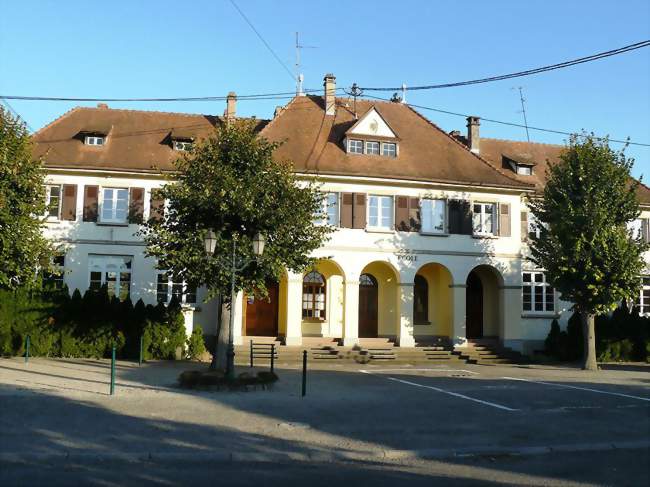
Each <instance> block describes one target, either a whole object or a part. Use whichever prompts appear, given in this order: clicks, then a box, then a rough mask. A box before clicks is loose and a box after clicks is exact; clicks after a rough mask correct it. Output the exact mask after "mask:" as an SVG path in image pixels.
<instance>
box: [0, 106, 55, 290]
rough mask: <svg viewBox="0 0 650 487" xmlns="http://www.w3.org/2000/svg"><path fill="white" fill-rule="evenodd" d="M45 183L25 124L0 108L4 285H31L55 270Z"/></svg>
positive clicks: (0, 269) (0, 279)
mask: <svg viewBox="0 0 650 487" xmlns="http://www.w3.org/2000/svg"><path fill="white" fill-rule="evenodd" d="M44 184H45V180H44V172H43V168H42V164H41V161H38V160H34V159H33V158H32V147H31V140H30V137H29V133H28V132H27V128H26V127H25V124H24V123H23V122H22V121H21V120H19V119H17V118H13V117H12V115H11V114H10V113H9V112H8V111H6V110H5V109H4V108H2V107H0V288H5V289H16V288H17V287H20V286H27V287H29V286H31V285H33V284H34V283H35V282H36V280H37V272H38V270H39V269H40V268H45V267H47V268H48V270H52V269H50V267H51V266H50V264H49V259H50V256H51V255H52V250H51V248H50V245H49V243H48V241H47V240H46V239H45V237H44V236H43V234H42V226H43V215H44V214H45V194H44Z"/></svg>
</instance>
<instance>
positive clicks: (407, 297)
mask: <svg viewBox="0 0 650 487" xmlns="http://www.w3.org/2000/svg"><path fill="white" fill-rule="evenodd" d="M413 290H414V285H413V283H412V282H402V283H400V285H399V291H400V297H399V302H400V307H399V309H400V313H399V314H400V316H399V333H398V335H397V343H398V344H399V346H400V347H414V346H415V338H414V337H413V330H414V328H413V324H414V323H413Z"/></svg>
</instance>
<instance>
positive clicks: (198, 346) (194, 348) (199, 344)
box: [187, 326, 205, 360]
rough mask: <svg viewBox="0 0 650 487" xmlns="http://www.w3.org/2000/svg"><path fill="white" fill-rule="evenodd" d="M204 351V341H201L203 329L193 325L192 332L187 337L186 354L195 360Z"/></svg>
mask: <svg viewBox="0 0 650 487" xmlns="http://www.w3.org/2000/svg"><path fill="white" fill-rule="evenodd" d="M204 353H205V342H204V341H203V330H202V329H201V328H200V327H198V326H197V327H195V328H194V329H193V330H192V334H191V335H190V337H189V338H188V339H187V356H188V357H189V358H191V359H192V360H197V359H199V358H201V356H202V355H203V354H204Z"/></svg>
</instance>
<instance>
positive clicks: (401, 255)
mask: <svg viewBox="0 0 650 487" xmlns="http://www.w3.org/2000/svg"><path fill="white" fill-rule="evenodd" d="M395 256H396V257H397V260H398V261H400V262H415V261H417V260H418V256H417V255H415V254H412V253H410V252H409V251H402V252H397V253H396V254H395Z"/></svg>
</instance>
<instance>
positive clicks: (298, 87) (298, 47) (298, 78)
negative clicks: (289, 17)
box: [296, 32, 316, 96]
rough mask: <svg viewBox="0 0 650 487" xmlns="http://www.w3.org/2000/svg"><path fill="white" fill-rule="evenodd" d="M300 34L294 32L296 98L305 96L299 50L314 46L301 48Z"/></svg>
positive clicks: (309, 47) (313, 47)
mask: <svg viewBox="0 0 650 487" xmlns="http://www.w3.org/2000/svg"><path fill="white" fill-rule="evenodd" d="M299 36H300V34H299V33H298V32H296V96H305V93H304V91H303V88H302V83H303V81H304V80H305V76H304V75H303V74H302V73H301V72H300V66H301V65H300V50H301V49H315V48H316V46H303V45H302V44H300V37H299Z"/></svg>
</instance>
